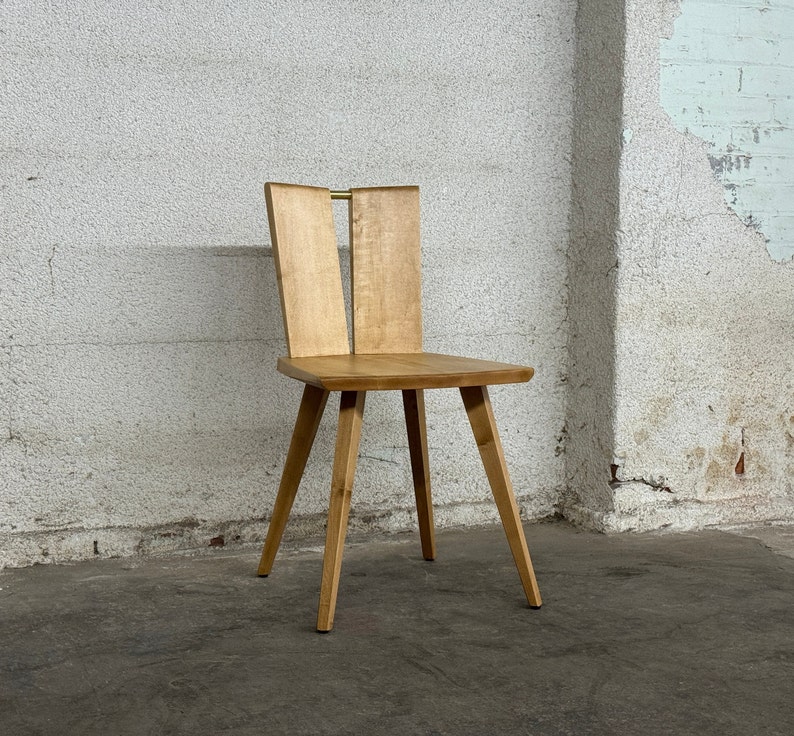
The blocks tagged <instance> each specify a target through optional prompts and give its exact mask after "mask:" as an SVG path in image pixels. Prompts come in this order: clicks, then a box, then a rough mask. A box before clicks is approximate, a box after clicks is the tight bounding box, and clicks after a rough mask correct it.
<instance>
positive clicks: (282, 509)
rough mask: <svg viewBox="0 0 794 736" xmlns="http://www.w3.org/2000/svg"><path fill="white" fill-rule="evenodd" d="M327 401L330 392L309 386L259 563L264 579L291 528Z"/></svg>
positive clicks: (259, 573)
mask: <svg viewBox="0 0 794 736" xmlns="http://www.w3.org/2000/svg"><path fill="white" fill-rule="evenodd" d="M327 401H328V391H324V390H323V389H321V388H316V387H315V386H310V385H308V384H306V387H305V388H304V390H303V398H302V399H301V404H300V408H299V409H298V418H297V419H296V420H295V429H294V431H293V432H292V441H291V442H290V446H289V450H288V451H287V459H286V461H285V462H284V471H283V473H282V474H281V483H280V484H279V487H278V495H277V496H276V503H275V505H274V507H273V515H272V516H271V517H270V524H269V525H268V528H267V538H266V539H265V546H264V548H263V549H262V558H261V559H260V561H259V569H258V571H257V574H258V575H259V576H260V577H266V576H267V575H269V574H270V570H271V569H272V567H273V560H274V559H275V557H276V552H278V548H279V545H280V544H281V537H282V535H283V534H284V527H285V526H286V525H287V518H288V517H289V512H290V510H291V509H292V504H293V502H294V501H295V494H296V493H297V492H298V486H299V485H300V482H301V478H302V477H303V471H304V469H305V468H306V461H307V460H308V459H309V452H310V451H311V449H312V445H313V444H314V438H315V436H316V434H317V427H318V426H319V425H320V419H322V416H323V411H324V410H325V404H326V402H327Z"/></svg>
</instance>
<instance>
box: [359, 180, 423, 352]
mask: <svg viewBox="0 0 794 736" xmlns="http://www.w3.org/2000/svg"><path fill="white" fill-rule="evenodd" d="M350 260H351V278H352V301H353V320H352V321H353V352H355V353H417V352H421V350H422V274H421V254H420V241H419V187H377V188H369V189H351V199H350Z"/></svg>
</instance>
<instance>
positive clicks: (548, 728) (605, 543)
mask: <svg viewBox="0 0 794 736" xmlns="http://www.w3.org/2000/svg"><path fill="white" fill-rule="evenodd" d="M527 532H528V538H529V543H530V549H531V551H532V553H533V558H534V561H535V567H536V571H537V574H538V579H539V582H540V586H541V590H542V592H543V596H544V607H543V608H542V609H540V610H537V611H533V610H530V609H529V608H528V607H527V606H526V603H525V601H523V600H522V593H521V588H520V585H519V582H518V576H517V574H516V572H515V569H514V568H513V566H512V561H511V559H510V557H509V553H508V550H507V544H506V542H505V540H504V537H503V534H502V532H501V530H500V529H498V528H495V529H494V528H489V529H468V530H459V531H458V530H456V531H446V532H442V533H440V534H439V540H438V541H439V545H438V546H439V559H438V560H437V561H435V562H432V563H431V562H424V561H423V560H422V559H421V556H420V554H419V543H418V540H417V539H416V538H415V537H414V536H413V535H400V536H396V537H390V538H386V539H380V540H361V539H359V540H355V539H353V540H351V543H350V544H349V545H348V549H347V554H346V557H345V563H344V565H343V568H342V583H341V588H340V597H339V605H338V608H337V615H336V622H335V630H334V631H333V632H332V633H331V634H327V635H320V634H317V633H315V632H314V618H315V607H316V603H317V600H316V599H317V593H318V588H319V578H320V549H319V543H318V545H317V546H316V547H314V548H312V547H311V545H309V546H307V545H306V544H304V548H303V549H298V548H296V547H292V548H286V549H284V550H283V553H282V554H281V556H280V557H279V558H278V559H277V561H276V567H275V569H274V571H273V574H272V575H271V576H270V577H269V578H267V579H259V578H257V577H256V576H255V574H254V573H255V570H256V562H257V559H258V555H257V553H256V552H245V553H240V552H237V553H234V552H230V551H228V550H220V551H218V552H217V553H213V554H208V555H203V556H193V557H172V558H167V559H163V558H158V559H146V560H144V559H125V560H105V561H96V562H91V563H83V564H79V565H73V566H61V567H54V566H40V567H34V568H28V569H23V570H5V571H3V572H2V573H0V589H1V590H0V642H2V650H1V652H0V731H2V733H6V734H14V736H26V735H28V734H31V735H32V734H58V736H63V735H72V734H77V735H81V736H82V735H84V734H103V735H108V734H113V735H116V734H119V735H124V736H134V735H137V734H147V735H150V734H164V735H165V734H185V735H187V734H190V735H191V736H200V735H202V734H213V735H214V734H221V733H224V734H225V733H228V734H241V735H243V734H245V735H247V734H251V735H253V734H256V735H257V736H261V735H262V734H307V735H309V734H311V735H312V736H316V735H319V734H400V735H401V736H405V735H406V734H455V735H458V734H472V735H474V734H476V735H478V736H483V735H486V734H575V735H576V736H583V735H587V734H698V736H703V735H704V734H720V736H725V734H733V733H743V734H749V735H755V734H786V735H787V736H788V735H789V734H791V733H794V559H792V558H791V557H788V556H786V555H785V554H777V553H776V552H774V551H772V550H770V549H769V547H768V546H764V544H762V543H761V542H760V541H758V540H757V539H753V538H749V537H742V536H736V535H733V534H727V533H720V532H705V533H699V534H685V535H669V536H651V535H648V536H613V537H605V536H599V535H594V534H590V533H585V532H580V531H577V530H575V529H572V528H571V527H569V526H567V525H565V524H537V525H533V526H529V527H527ZM790 539H791V537H789V540H790ZM765 541H766V543H767V544H769V542H768V539H767V540H765ZM772 546H774V545H772ZM781 551H783V552H785V551H786V550H781ZM789 552H790V550H789Z"/></svg>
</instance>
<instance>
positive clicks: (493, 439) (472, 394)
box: [460, 386, 541, 608]
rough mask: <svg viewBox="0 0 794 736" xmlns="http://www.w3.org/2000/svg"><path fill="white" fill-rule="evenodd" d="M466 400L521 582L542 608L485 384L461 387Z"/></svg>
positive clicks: (530, 599)
mask: <svg viewBox="0 0 794 736" xmlns="http://www.w3.org/2000/svg"><path fill="white" fill-rule="evenodd" d="M460 395H461V396H462V397H463V404H464V406H465V407H466V413H467V414H468V416H469V422H470V423H471V428H472V430H473V432H474V439H475V440H476V441H477V448H478V449H479V451H480V457H481V458H482V462H483V465H484V466H485V473H486V475H487V476H488V481H489V483H490V484H491V491H492V492H493V497H494V500H495V501H496V508H497V509H498V510H499V516H500V517H501V519H502V525H503V526H504V530H505V534H506V535H507V542H508V544H509V545H510V551H511V552H512V554H513V560H514V561H515V563H516V567H517V568H518V574H519V576H520V577H521V584H522V586H523V587H524V593H525V594H526V596H527V601H528V602H529V605H530V606H532V607H533V608H539V607H540V605H541V598H540V590H539V589H538V583H537V580H535V571H534V570H533V569H532V560H530V558H529V549H527V542H526V539H525V538H524V528H523V527H522V526H521V518H520V516H519V514H518V504H516V498H515V495H514V494H513V486H512V484H511V483H510V476H509V475H508V472H507V465H506V464H505V458H504V452H503V451H502V443H501V442H500V441H499V433H498V432H497V429H496V421H495V420H494V415H493V409H492V408H491V401H490V399H489V397H488V388H487V387H486V386H467V387H462V388H461V389H460Z"/></svg>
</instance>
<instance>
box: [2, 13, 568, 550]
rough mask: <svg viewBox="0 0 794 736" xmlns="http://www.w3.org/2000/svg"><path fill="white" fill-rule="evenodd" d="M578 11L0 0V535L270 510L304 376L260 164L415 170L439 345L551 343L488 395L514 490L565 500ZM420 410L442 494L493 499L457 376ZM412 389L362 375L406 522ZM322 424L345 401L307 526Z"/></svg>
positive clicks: (54, 534)
mask: <svg viewBox="0 0 794 736" xmlns="http://www.w3.org/2000/svg"><path fill="white" fill-rule="evenodd" d="M573 16H574V3H573V2H572V0H567V1H566V2H560V3H551V4H550V3H544V2H540V0H532V1H531V2H526V1H522V2H518V1H515V0H513V1H506V0H502V1H500V2H495V3H487V4H485V3H481V2H478V1H476V0H467V1H464V2H458V3H449V2H443V1H441V0H437V1H434V2H422V3H419V2H407V3H382V2H377V1H375V0H370V1H365V0H361V1H349V2H340V3H333V4H331V3H327V2H308V1H307V2H286V1H281V0H277V1H276V2H270V3H266V4H264V3H260V2H252V1H249V0H242V1H240V2H210V3H204V2H195V1H194V0H188V1H186V2H180V3H167V4H155V3H134V4H108V3H104V2H98V0H77V1H75V2H70V3H48V4H46V5H45V4H33V3H29V2H23V1H22V0H12V1H10V2H5V3H3V4H2V7H0V29H1V30H2V38H3V55H2V69H1V70H0V75H1V78H2V89H3V99H4V114H3V116H2V120H0V126H2V128H1V129H0V135H1V136H2V146H1V147H0V162H1V163H0V179H1V181H0V191H1V192H2V199H3V227H2V234H1V235H0V237H1V238H2V245H1V247H0V269H2V270H0V426H2V430H1V431H0V565H3V564H14V565H17V564H28V563H31V562H37V561H45V560H60V559H77V558H83V557H91V556H94V555H95V554H98V555H109V554H130V553H134V552H139V551H150V550H158V549H174V548H179V547H186V546H203V545H206V544H208V543H209V540H210V539H211V538H213V537H215V536H217V535H219V534H223V535H224V536H225V538H226V540H227V541H231V540H234V539H236V538H238V537H239V538H240V539H242V540H253V539H257V538H261V537H262V535H263V533H264V530H265V521H264V517H266V516H267V515H268V514H269V512H270V509H271V508H272V503H273V498H274V494H275V489H276V486H277V482H278V476H279V474H280V469H281V463H282V461H283V455H284V452H285V450H286V446H287V443H288V438H289V434H290V432H291V425H292V422H293V419H294V411H295V408H296V406H297V401H298V399H299V396H300V387H299V385H298V384H296V383H293V382H290V381H289V380H288V379H285V378H282V377H280V376H278V374H276V372H275V360H276V357H277V356H278V355H279V354H282V353H283V352H284V340H283V336H282V332H281V317H280V314H279V308H278V298H277V294H276V285H275V278H274V273H273V261H272V258H271V252H270V248H269V242H268V236H267V226H266V218H265V211H264V205H263V199H262V183H263V182H264V181H265V180H281V181H297V182H306V183H314V184H321V185H326V186H331V187H346V186H351V185H356V186H366V185H374V184H391V183H395V184H396V183H412V184H419V185H420V186H421V188H422V206H423V215H424V223H423V225H424V250H423V260H424V268H425V321H426V346H427V347H428V348H429V349H435V350H439V351H449V352H459V353H463V354H466V353H469V354H473V355H477V356H482V357H488V356H493V357H495V358H499V359H505V360H511V361H515V362H528V363H530V364H533V365H536V366H537V368H538V373H537V376H536V378H535V379H534V380H533V381H532V382H531V383H530V384H529V385H528V386H518V387H505V388H500V389H498V390H494V391H493V393H492V397H493V400H494V404H495V410H496V412H497V416H498V418H499V420H500V423H501V427H502V432H503V439H504V442H505V446H506V452H507V456H508V462H509V464H510V466H511V469H512V473H513V479H514V482H515V486H516V490H517V493H518V495H519V497H520V499H521V503H522V506H523V510H524V512H525V514H526V515H527V516H528V517H541V516H544V515H547V514H549V513H551V512H552V511H553V509H554V505H555V503H556V501H557V499H558V497H559V494H560V491H561V488H562V486H563V485H564V482H565V480H564V472H563V459H562V456H561V454H560V453H561V446H560V441H561V438H562V428H563V426H564V422H565V392H564V379H565V374H566V369H567V366H566V326H565V325H566V304H565V299H566V290H565V279H566V262H565V251H566V247H567V241H568V219H569V207H568V203H569V191H570V186H569V182H570V136H571V112H572V82H571V80H572V71H571V70H572V64H573V47H574V43H573ZM339 213H340V217H341V221H340V226H339V229H340V232H344V230H345V224H344V217H343V215H344V210H343V209H340V210H339ZM342 255H343V257H344V258H346V253H345V252H344V251H343V253H342ZM428 410H429V414H430V417H431V421H430V427H429V435H430V445H431V462H432V464H433V468H434V476H433V477H434V482H435V495H436V499H437V502H438V504H439V509H438V512H437V518H438V519H439V521H440V523H446V524H450V523H461V522H478V521H484V520H488V519H491V518H493V517H494V510H493V505H492V503H491V502H490V501H489V492H488V490H487V485H486V482H485V479H484V477H483V473H482V471H481V469H480V466H479V458H478V456H477V452H476V448H475V447H474V443H473V441H472V439H471V437H470V430H469V428H468V425H467V423H466V419H465V414H464V412H463V410H462V407H461V406H460V402H459V400H458V398H457V396H456V395H455V393H454V392H449V393H447V392H445V393H440V394H432V395H431V396H429V397H428ZM399 413H400V407H399V403H398V400H397V399H396V397H392V396H388V395H372V396H371V397H370V399H369V401H368V407H367V412H366V417H365V426H364V439H363V442H362V450H361V460H360V465H359V473H358V476H357V484H356V489H355V496H354V504H353V519H352V523H353V524H358V525H368V526H372V527H376V528H382V529H389V530H394V529H400V528H405V527H409V526H411V525H412V524H413V521H412V512H410V508H411V506H412V492H411V482H410V472H409V468H408V461H407V449H406V443H405V439H404V436H403V435H404V430H403V427H402V424H401V422H400V421H399ZM334 429H335V427H334V422H333V410H331V411H329V416H327V417H326V421H325V422H324V424H323V426H322V427H321V429H320V435H319V438H318V442H317V446H316V447H315V452H314V455H313V460H312V462H311V463H310V468H309V470H308V471H307V476H306V478H305V481H304V485H303V486H302V489H301V493H300V494H299V498H298V501H297V503H296V507H295V513H296V524H295V525H294V526H293V527H292V528H293V530H295V531H296V533H301V532H306V531H316V530H319V529H320V528H321V526H322V513H323V510H324V508H325V504H326V498H327V494H328V486H329V480H330V471H329V467H330V466H329V463H330V460H331V455H332V446H333V435H334Z"/></svg>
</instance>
